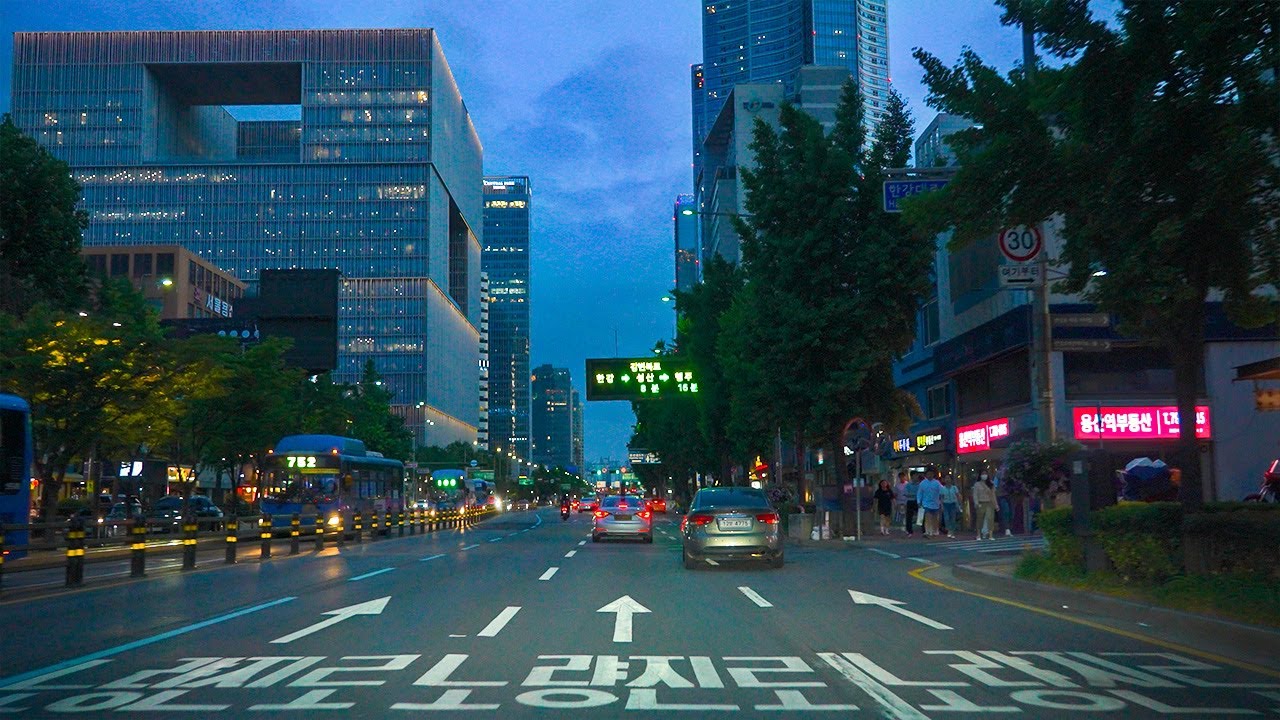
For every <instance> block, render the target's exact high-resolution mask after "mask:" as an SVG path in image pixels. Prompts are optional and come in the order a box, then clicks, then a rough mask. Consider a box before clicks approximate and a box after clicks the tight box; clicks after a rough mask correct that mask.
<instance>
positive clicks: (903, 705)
mask: <svg viewBox="0 0 1280 720" xmlns="http://www.w3.org/2000/svg"><path fill="white" fill-rule="evenodd" d="M818 657H820V658H822V659H823V661H824V662H826V663H827V664H828V665H830V666H831V667H833V668H835V670H836V672H838V673H840V674H841V675H843V676H844V677H845V679H847V680H848V681H849V682H851V683H853V684H854V685H856V686H857V687H858V689H860V690H862V691H863V692H865V693H866V694H868V695H870V696H871V697H872V698H873V699H875V701H876V702H878V703H880V705H881V706H883V707H884V709H885V710H888V712H887V713H886V715H887V716H888V717H891V718H893V719H894V720H929V716H927V715H925V714H924V713H922V712H920V711H919V710H916V709H915V708H914V707H912V706H911V704H910V703H908V702H907V701H906V700H903V699H902V698H900V697H898V696H897V695H895V694H894V693H893V691H892V690H890V689H889V688H887V687H885V686H884V685H881V684H880V683H878V682H876V680H875V678H873V677H871V676H870V675H868V674H866V673H865V672H863V671H862V669H861V668H859V667H858V666H857V665H854V664H853V663H852V662H849V660H847V659H845V657H848V655H846V656H845V657H840V656H839V655H837V654H835V653H818Z"/></svg>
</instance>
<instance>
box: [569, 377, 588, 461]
mask: <svg viewBox="0 0 1280 720" xmlns="http://www.w3.org/2000/svg"><path fill="white" fill-rule="evenodd" d="M569 395H570V398H571V399H572V402H573V468H574V469H573V471H574V472H576V473H582V472H583V467H582V463H583V460H584V452H585V449H586V445H585V438H584V437H583V435H582V431H583V422H582V411H583V410H584V408H583V407H582V396H581V395H579V394H578V391H577V390H574V391H573V392H572V393H570V394H569Z"/></svg>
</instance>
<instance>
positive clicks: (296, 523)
mask: <svg viewBox="0 0 1280 720" xmlns="http://www.w3.org/2000/svg"><path fill="white" fill-rule="evenodd" d="M301 535H302V518H300V517H298V513H294V514H293V517H292V518H290V519H289V554H290V555H297V554H298V542H299V537H300V536H301Z"/></svg>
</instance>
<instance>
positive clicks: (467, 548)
mask: <svg viewBox="0 0 1280 720" xmlns="http://www.w3.org/2000/svg"><path fill="white" fill-rule="evenodd" d="M478 547H480V546H479V545H468V546H466V547H464V548H462V549H463V551H464V552H465V551H467V550H475V549H476V548H478Z"/></svg>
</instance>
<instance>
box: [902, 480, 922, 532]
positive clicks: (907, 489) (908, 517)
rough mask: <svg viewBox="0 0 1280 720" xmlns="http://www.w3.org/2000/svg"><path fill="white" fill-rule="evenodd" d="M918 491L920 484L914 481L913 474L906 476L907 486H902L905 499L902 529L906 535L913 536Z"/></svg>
mask: <svg viewBox="0 0 1280 720" xmlns="http://www.w3.org/2000/svg"><path fill="white" fill-rule="evenodd" d="M919 489H920V482H919V481H918V480H917V479H916V476H915V474H914V473H912V474H910V475H908V476H907V484H906V485H903V486H902V497H903V498H905V499H906V500H905V502H904V505H905V506H906V513H904V517H903V529H904V530H906V531H907V534H908V535H914V534H915V530H916V508H918V507H919V505H917V504H916V492H917V491H919Z"/></svg>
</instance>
